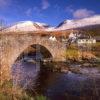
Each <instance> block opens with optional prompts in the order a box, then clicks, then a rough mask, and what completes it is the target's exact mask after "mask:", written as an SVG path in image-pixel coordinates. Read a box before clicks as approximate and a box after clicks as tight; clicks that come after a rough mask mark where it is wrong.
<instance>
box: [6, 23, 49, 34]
mask: <svg viewBox="0 0 100 100" xmlns="http://www.w3.org/2000/svg"><path fill="white" fill-rule="evenodd" d="M47 28H49V25H47V24H45V23H39V22H32V21H22V22H18V23H16V24H14V25H11V26H10V27H8V28H6V29H5V31H9V32H12V31H39V30H45V29H47Z"/></svg>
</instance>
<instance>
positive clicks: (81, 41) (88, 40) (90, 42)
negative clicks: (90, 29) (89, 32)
mask: <svg viewBox="0 0 100 100" xmlns="http://www.w3.org/2000/svg"><path fill="white" fill-rule="evenodd" d="M77 43H78V44H94V43H96V39H93V38H90V39H85V38H83V39H78V40H77Z"/></svg>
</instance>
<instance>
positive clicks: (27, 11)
mask: <svg viewBox="0 0 100 100" xmlns="http://www.w3.org/2000/svg"><path fill="white" fill-rule="evenodd" d="M25 14H26V15H27V16H31V14H32V9H31V8H29V9H27V10H26V12H25Z"/></svg>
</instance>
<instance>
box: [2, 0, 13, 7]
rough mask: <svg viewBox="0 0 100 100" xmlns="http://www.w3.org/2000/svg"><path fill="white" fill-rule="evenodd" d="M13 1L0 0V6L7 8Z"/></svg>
mask: <svg viewBox="0 0 100 100" xmlns="http://www.w3.org/2000/svg"><path fill="white" fill-rule="evenodd" d="M10 3H11V0H0V8H5V7H7V6H8V5H9V4H10Z"/></svg>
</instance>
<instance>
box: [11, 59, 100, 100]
mask: <svg viewBox="0 0 100 100" xmlns="http://www.w3.org/2000/svg"><path fill="white" fill-rule="evenodd" d="M45 66H48V64H47V65H43V64H41V63H39V62H37V63H32V62H27V61H23V60H22V61H18V62H16V63H15V64H14V66H13V67H12V68H13V69H12V74H13V82H14V85H20V86H21V87H22V88H24V89H27V90H29V91H30V93H31V94H34V92H35V93H38V94H43V95H45V96H47V97H48V98H49V99H50V100H76V99H77V100H79V99H80V98H85V100H87V99H88V98H89V100H95V99H93V97H99V94H100V90H99V89H100V78H99V77H97V78H96V77H89V76H86V75H81V74H75V73H71V72H69V73H67V74H66V73H57V72H50V71H48V70H46V69H45ZM85 70H86V69H85ZM86 98H87V99H86ZM91 98H92V99H91Z"/></svg>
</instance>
